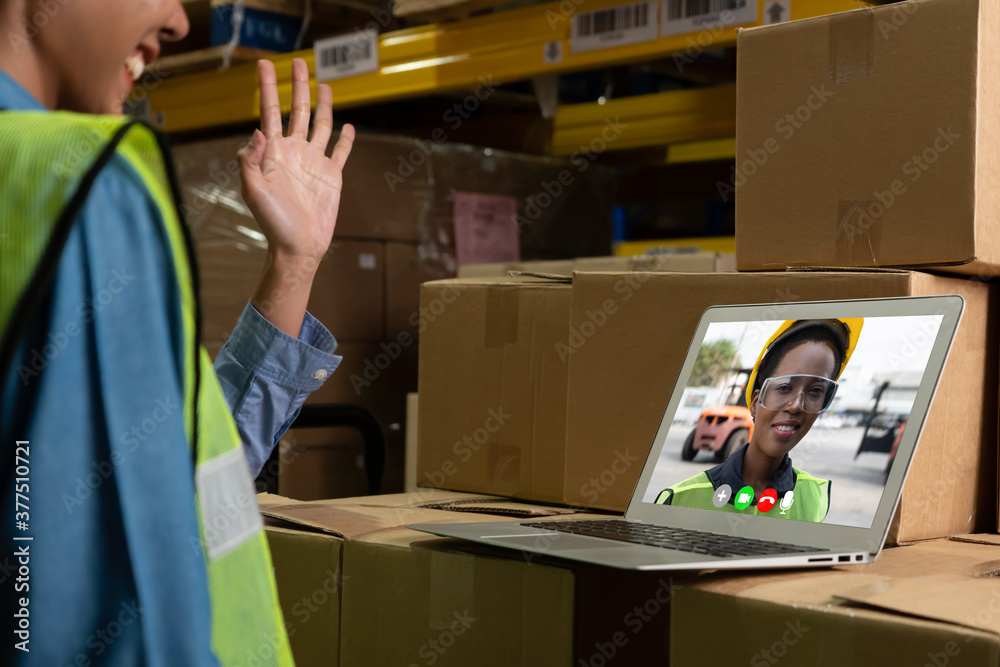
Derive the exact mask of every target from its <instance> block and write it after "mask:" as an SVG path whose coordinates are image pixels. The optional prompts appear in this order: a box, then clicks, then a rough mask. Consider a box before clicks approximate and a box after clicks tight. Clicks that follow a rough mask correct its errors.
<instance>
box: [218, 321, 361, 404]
mask: <svg viewBox="0 0 1000 667" xmlns="http://www.w3.org/2000/svg"><path fill="white" fill-rule="evenodd" d="M226 348H227V351H228V352H229V354H231V355H232V357H233V358H234V359H236V361H238V362H239V363H240V365H241V366H243V367H244V368H246V369H247V370H248V371H250V372H252V373H256V374H257V375H260V376H261V377H264V378H267V379H269V380H272V381H274V382H277V383H279V384H281V385H283V386H285V387H288V388H290V389H296V390H299V391H302V392H305V393H309V392H313V391H315V390H317V389H319V388H320V387H321V386H322V385H323V382H324V381H325V380H326V378H327V377H329V376H330V374H331V373H333V372H334V371H335V370H337V366H339V365H340V362H341V361H342V360H343V357H341V356H339V355H336V354H333V352H334V351H335V350H336V349H337V340H336V339H335V338H334V337H333V334H331V333H330V332H329V331H328V330H327V328H326V327H324V326H323V325H322V324H321V323H320V321H319V320H317V319H316V318H315V317H313V316H312V315H310V314H309V313H308V312H307V313H306V314H305V317H304V318H303V319H302V328H301V330H300V332H299V337H298V338H293V337H291V336H289V335H288V334H286V333H285V332H284V331H282V330H281V329H279V328H278V327H276V326H274V325H273V324H271V323H270V322H269V321H268V320H267V318H265V317H264V316H263V315H261V314H260V313H259V312H257V309H256V308H254V306H253V304H252V303H250V302H249V301H248V302H247V305H246V307H245V308H244V309H243V313H242V314H241V315H240V319H239V321H238V322H237V323H236V326H235V327H234V328H233V333H232V335H231V336H230V337H229V340H228V341H227V342H226Z"/></svg>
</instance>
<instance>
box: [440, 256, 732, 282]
mask: <svg viewBox="0 0 1000 667" xmlns="http://www.w3.org/2000/svg"><path fill="white" fill-rule="evenodd" d="M735 270H736V259H735V256H734V255H733V254H732V253H715V252H678V253H655V254H648V255H632V256H618V255H609V256H607V257H579V258H577V259H560V260H551V261H542V260H538V261H531V262H497V263H492V264H465V265H462V266H460V267H458V277H459V278H486V277H506V276H507V275H508V274H509V273H510V272H511V271H516V272H522V273H523V272H527V273H539V274H549V275H557V276H571V275H573V272H574V271H589V272H598V271H600V272H604V271H681V272H685V273H711V272H722V271H735Z"/></svg>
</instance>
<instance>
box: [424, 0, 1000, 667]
mask: <svg viewBox="0 0 1000 667" xmlns="http://www.w3.org/2000/svg"><path fill="white" fill-rule="evenodd" d="M995 13H996V12H995V10H994V8H991V7H988V6H987V5H986V4H985V3H982V4H981V3H980V2H979V1H978V0H910V1H909V2H904V3H898V4H894V5H888V6H884V7H880V8H877V9H861V10H857V11H854V12H849V13H844V14H839V15H834V16H830V17H823V18H817V19H811V20H806V21H801V22H792V23H787V24H782V25H780V26H774V27H764V28H759V29H753V30H747V31H744V32H743V33H741V36H740V41H739V46H738V57H739V100H738V104H739V112H738V119H739V126H738V135H737V144H738V157H737V160H736V167H735V170H734V172H733V176H732V180H731V182H730V183H720V184H719V187H720V192H725V193H731V192H732V191H735V192H736V193H737V252H736V263H737V268H738V269H739V271H740V272H739V273H706V274H690V273H621V272H616V273H611V272H593V273H591V272H586V271H585V270H584V271H580V270H579V269H578V270H577V272H576V273H575V274H574V275H573V278H572V281H562V282H560V281H557V280H550V281H546V280H537V279H534V280H533V279H530V278H517V279H514V278H511V279H508V280H506V281H501V282H489V281H488V280H487V279H476V278H470V279H464V280H458V281H438V282H434V283H429V284H425V285H424V287H423V292H422V294H423V302H422V303H423V306H424V307H425V308H432V307H434V306H437V307H438V308H439V309H441V311H442V312H441V313H440V314H439V315H438V319H437V322H435V323H433V324H432V325H431V326H429V327H428V329H427V330H426V331H425V333H424V338H423V348H422V352H421V358H420V397H419V406H420V407H419V412H420V416H419V420H418V423H419V449H418V457H417V461H418V466H417V477H418V480H419V481H420V482H421V483H423V484H426V485H432V486H437V487H442V488H448V489H454V490H460V491H466V492H481V493H482V492H485V493H496V494H501V495H506V496H511V497H514V498H519V499H523V500H526V501H543V502H550V503H559V504H563V505H568V506H580V507H586V508H591V509H600V510H610V511H617V512H621V511H624V509H625V506H626V504H627V502H628V499H629V497H630V495H631V492H632V489H633V488H634V485H635V483H636V480H637V478H638V476H639V473H640V470H641V467H642V464H643V462H644V460H645V457H646V453H647V452H648V450H649V446H650V443H651V442H652V441H653V436H654V435H655V433H656V430H657V427H658V426H659V423H660V419H661V416H662V411H663V409H664V406H665V405H666V403H667V400H668V398H669V393H670V391H671V389H672V388H673V384H674V382H675V379H676V377H677V374H678V372H679V371H680V366H681V363H682V361H683V358H684V354H685V352H686V350H687V347H688V343H689V341H690V340H691V337H692V335H693V334H694V331H695V327H696V324H697V322H698V319H699V317H700V316H701V314H702V312H703V311H704V310H705V309H706V308H707V307H709V306H712V305H717V304H725V303H781V302H789V301H809V300H822V299H854V298H873V297H892V296H913V295H929V294H960V295H962V296H963V297H964V298H965V301H966V309H965V314H964V319H963V321H962V324H961V328H960V330H959V332H958V337H957V339H956V341H955V345H954V347H953V350H952V354H951V357H950V358H949V361H948V364H947V367H946V368H945V371H944V374H943V375H942V377H941V381H940V383H939V387H938V393H937V397H936V399H935V402H934V404H933V406H932V409H931V411H930V413H929V415H928V417H927V421H926V424H925V429H924V432H923V435H922V439H921V443H920V446H919V447H918V449H917V451H916V455H915V458H914V459H913V462H912V465H911V468H910V471H909V476H908V478H907V484H906V486H905V488H904V490H903V495H902V498H901V501H900V504H899V508H898V511H897V516H896V517H895V519H894V522H893V525H892V528H891V531H890V535H889V539H888V544H889V545H905V544H910V543H914V542H923V541H929V540H935V541H934V542H930V543H929V544H927V545H924V546H921V547H912V546H910V547H902V548H900V549H897V550H894V551H891V552H890V553H889V554H887V555H885V556H883V557H882V558H881V559H880V560H879V562H877V563H876V564H875V565H873V566H871V567H870V568H867V569H865V568H853V569H845V570H844V572H840V571H835V572H825V573H823V574H820V575H817V574H815V573H813V574H803V575H800V576H798V577H795V578H792V577H789V576H787V575H769V576H768V577H760V576H758V577H746V576H738V575H728V576H727V577H711V576H708V577H700V578H698V579H697V580H696V581H695V582H694V583H692V582H688V584H687V585H685V586H683V587H681V588H679V591H680V592H679V593H678V594H677V595H676V597H675V598H674V600H673V608H672V611H671V614H672V619H673V621H672V622H673V630H674V631H673V633H672V647H671V653H672V655H673V657H674V659H675V662H676V664H701V663H704V662H705V661H706V660H714V661H718V662H727V663H729V662H734V661H741V660H742V661H754V660H756V661H757V662H752V664H776V662H775V660H776V659H777V658H781V657H783V656H785V655H788V656H793V657H790V658H789V659H790V660H791V661H793V662H796V664H797V663H799V662H801V663H802V664H830V665H834V664H871V665H875V664H887V663H896V662H898V660H896V659H895V658H892V659H889V657H888V656H896V657H899V658H903V657H905V658H913V659H916V658H921V656H922V658H921V659H923V660H925V661H930V664H945V663H941V662H938V663H935V662H933V660H936V659H938V657H939V654H940V655H945V656H946V658H947V660H948V661H950V662H948V663H947V664H998V662H997V661H998V658H997V656H998V654H1000V641H998V639H997V637H996V636H993V635H988V634H983V633H982V632H981V630H984V629H985V630H986V631H988V632H994V633H995V632H996V631H997V629H998V626H997V625H996V623H995V621H993V620H992V616H991V617H990V621H989V622H988V623H987V622H984V621H982V620H979V621H976V620H975V619H973V618H972V617H973V616H974V614H975V612H976V610H977V609H978V608H979V607H980V606H982V607H983V608H984V609H986V611H985V612H984V614H993V613H994V612H993V610H991V609H990V608H989V605H988V603H989V600H990V599H991V597H990V596H991V595H993V592H994V590H993V589H994V587H993V586H992V584H989V583H988V582H986V581H982V580H980V579H977V578H975V577H976V576H977V575H980V574H983V573H985V572H986V571H989V572H991V571H992V567H991V566H989V565H988V563H989V562H990V560H991V559H996V558H997V557H998V556H1000V549H995V546H994V543H995V542H997V539H996V538H995V537H975V538H969V537H955V536H962V535H967V534H970V533H979V532H983V531H989V532H991V533H992V532H996V529H997V449H998V433H997V389H998V377H1000V374H998V364H1000V358H998V336H997V325H996V323H997V321H998V316H1000V311H998V307H1000V303H998V300H997V299H998V294H997V291H996V288H995V287H993V286H992V285H991V282H992V279H993V277H994V276H998V275H1000V233H998V232H997V230H995V229H993V228H992V224H993V221H994V220H995V219H996V218H998V214H1000V197H998V195H997V192H1000V189H998V188H997V185H998V182H997V180H998V179H1000V176H997V174H998V173H1000V172H998V171H997V170H996V168H995V166H996V165H995V162H996V161H997V159H998V158H997V155H1000V150H998V148H1000V147H998V146H996V145H995V142H996V136H1000V134H998V133H997V132H995V131H994V130H995V128H994V124H995V123H997V122H998V121H996V119H995V118H994V117H993V115H991V114H990V113H989V109H990V103H991V101H992V100H994V99H995V98H996V97H997V93H998V92H1000V68H998V67H997V65H996V63H995V58H992V56H990V55H989V54H992V53H994V52H995V49H996V48H997V46H998V45H997V44H996V43H995V40H997V39H998V38H1000V31H998V30H997V28H996V25H997V21H996V20H995V19H996V17H995V16H993V15H994V14H995ZM942 40H944V41H946V42H947V43H946V44H945V43H944V42H943V41H942ZM789 54H796V55H795V57H794V58H789V57H788V55H789ZM945 91H946V92H947V94H944V93H945ZM445 303H446V304H447V306H446V307H445V306H444V304H445ZM949 538H954V539H949ZM971 543H976V544H980V545H981V546H977V547H973V546H971ZM932 545H933V546H932ZM939 553H940V554H945V553H947V554H952V556H949V557H953V558H955V559H961V558H969V559H970V561H969V562H970V563H974V565H975V566H974V567H969V568H963V567H959V566H955V567H953V568H945V567H941V568H939V567H937V566H936V565H935V561H934V560H933V558H932V557H931V555H932V554H939ZM942 558H944V557H943V556H942ZM977 568H982V569H981V570H980V569H977ZM860 572H865V573H866V574H865V576H860V574H858V573H860ZM856 575H857V576H856ZM913 577H927V578H928V579H929V582H928V583H927V584H926V585H927V587H928V591H929V592H928V593H927V595H926V596H923V595H922V593H921V591H922V589H923V586H922V584H920V583H915V582H914V581H913V580H912V579H911V578H913ZM952 580H955V582H957V583H954V586H955V589H954V590H955V591H957V592H956V595H960V596H962V597H961V598H960V599H961V602H956V601H955V600H951V601H950V602H951V606H949V607H947V609H945V608H939V603H940V602H941V598H942V597H947V596H945V595H943V593H941V594H939V593H938V591H945V590H947V589H948V588H947V587H948V586H949V585H951V584H949V583H948V582H951V581H952ZM862 584H865V585H867V588H866V587H865V586H863V585H862ZM757 605H759V608H760V609H764V610H766V611H767V615H766V620H762V621H760V624H757V623H756V622H755V624H754V626H753V627H752V628H750V630H749V631H748V632H744V631H743V629H742V627H741V625H742V622H741V620H740V619H743V618H746V617H747V611H750V610H754V609H758V606H757ZM802 605H805V607H806V608H814V609H816V611H817V613H816V615H815V616H813V617H810V620H809V622H808V625H809V627H810V628H812V632H813V634H812V635H808V636H807V637H804V638H803V637H802V635H794V633H793V632H792V630H789V628H786V627H784V622H785V621H786V620H788V621H790V622H791V623H792V624H794V622H795V621H796V619H797V618H800V616H796V612H794V611H793V610H795V609H800V608H801V606H802ZM858 605H865V606H866V607H875V608H878V609H880V610H881V611H867V612H863V613H862V612H858V611H857V607H858ZM963 605H965V607H967V608H968V609H969V614H970V615H969V616H968V617H965V616H962V615H961V614H958V613H955V610H956V609H960V608H963ZM977 605H978V606H977ZM716 608H717V609H716ZM830 610H833V611H830ZM824 612H825V613H824ZM887 612H888V613H887ZM897 612H902V613H904V614H913V615H917V616H921V617H924V618H929V619H932V621H933V622H927V621H920V622H916V621H912V620H908V619H906V618H903V617H901V616H899V615H897ZM827 618H829V619H831V620H830V621H829V622H826V620H825V619H827ZM803 622H804V621H803ZM804 623H805V622H804ZM969 626H971V627H975V628H977V630H976V631H970V630H968V629H967V628H968V627H969ZM757 628H759V633H758V634H755V633H754V632H755V629H757ZM886 628H890V630H886ZM786 630H787V631H788V632H790V633H792V634H789V635H788V637H787V638H786V637H785V635H783V634H782V633H783V632H785V631H786ZM880 631H886V632H888V633H889V636H891V637H893V638H894V642H892V643H883V644H878V645H873V643H872V641H871V637H873V636H876V635H877V633H878V632H880ZM720 633H725V634H726V636H730V635H733V636H735V637H737V638H738V639H733V640H731V641H727V642H721V641H718V639H719V636H720ZM760 633H763V635H761V634H760ZM772 634H773V635H775V637H773V638H771V639H768V638H769V637H770V635H772ZM793 635H794V636H793ZM761 636H763V637H764V639H768V641H767V642H764V641H763V640H762V639H761ZM800 638H801V639H802V640H801V641H798V639H800ZM911 639H913V641H911ZM758 640H760V641H758ZM775 642H776V643H777V644H779V646H777V647H776V648H775V650H773V651H770V647H771V645H772V644H773V643H775ZM758 644H759V646H758ZM831 644H833V645H836V646H837V648H838V650H840V653H837V652H836V651H832V650H827V649H826V648H824V647H827V646H829V645H831ZM765 649H767V650H769V651H770V652H769V653H767V655H765V654H764V653H760V652H761V651H763V650H765ZM825 650H826V651H827V653H826V654H825V655H824V653H823V652H824V651H825ZM956 651H957V652H956ZM942 652H943V653H942ZM984 656H985V657H984ZM977 660H985V662H977ZM913 664H923V663H919V662H914V663H913Z"/></svg>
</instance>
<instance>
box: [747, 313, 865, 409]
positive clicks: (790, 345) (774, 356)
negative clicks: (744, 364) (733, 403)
mask: <svg viewBox="0 0 1000 667" xmlns="http://www.w3.org/2000/svg"><path fill="white" fill-rule="evenodd" d="M802 343H823V344H825V345H827V346H828V347H829V348H830V349H831V350H833V372H834V374H836V372H837V371H838V370H840V365H841V364H842V363H844V357H845V356H846V355H847V350H846V348H845V347H844V339H843V338H842V337H841V336H838V335H837V334H836V333H834V331H833V329H832V327H830V325H829V324H826V323H825V322H816V324H814V325H808V326H803V327H801V328H798V329H795V330H794V331H792V332H791V333H789V334H788V335H787V336H784V337H781V338H778V340H777V341H776V342H775V343H774V344H773V345H772V346H771V349H769V350H768V351H767V354H766V355H764V360H763V361H762V362H761V364H760V368H758V369H757V377H755V378H754V381H753V391H754V392H756V391H757V390H758V389H760V388H761V386H762V385H763V384H764V380H766V379H767V378H769V377H771V376H772V375H774V372H775V370H777V368H778V366H779V365H780V364H781V362H782V361H783V360H784V358H785V356H786V355H787V354H788V353H789V352H791V351H792V350H793V349H795V348H796V347H798V346H799V345H801V344H802ZM751 394H753V392H751Z"/></svg>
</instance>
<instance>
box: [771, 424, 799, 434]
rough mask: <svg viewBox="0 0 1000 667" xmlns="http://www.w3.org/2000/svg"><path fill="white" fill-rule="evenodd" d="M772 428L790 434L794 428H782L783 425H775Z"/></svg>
mask: <svg viewBox="0 0 1000 667" xmlns="http://www.w3.org/2000/svg"><path fill="white" fill-rule="evenodd" d="M774 428H776V429H778V430H779V431H785V432H786V433H791V432H792V431H794V430H795V427H794V426H783V425H782V426H779V425H775V427H774Z"/></svg>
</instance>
